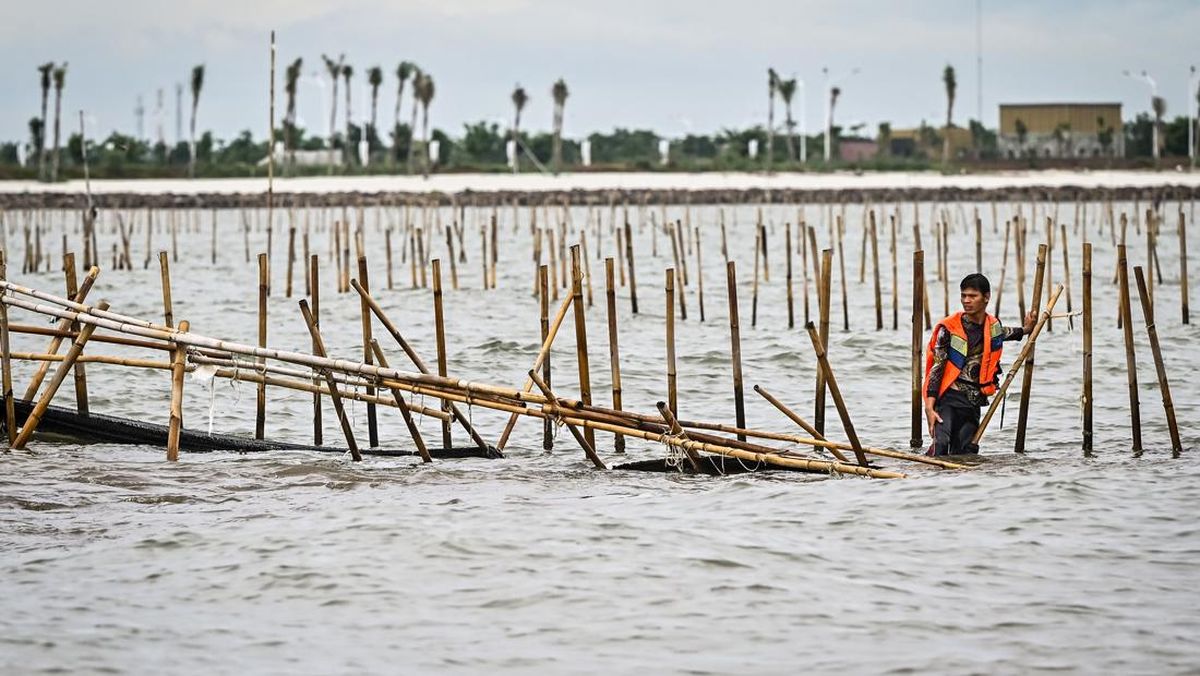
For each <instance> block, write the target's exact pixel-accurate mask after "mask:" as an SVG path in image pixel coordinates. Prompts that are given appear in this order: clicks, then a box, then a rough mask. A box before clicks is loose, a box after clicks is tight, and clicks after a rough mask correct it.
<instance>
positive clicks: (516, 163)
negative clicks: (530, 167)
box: [512, 108, 521, 174]
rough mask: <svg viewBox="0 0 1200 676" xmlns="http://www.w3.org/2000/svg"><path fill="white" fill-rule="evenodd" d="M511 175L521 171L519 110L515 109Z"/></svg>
mask: <svg viewBox="0 0 1200 676" xmlns="http://www.w3.org/2000/svg"><path fill="white" fill-rule="evenodd" d="M512 135H513V173H514V174H516V173H520V171H521V109H520V108H517V114H516V117H514V118H513V131H512Z"/></svg>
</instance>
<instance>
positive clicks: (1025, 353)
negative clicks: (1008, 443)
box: [971, 285, 1063, 446]
mask: <svg viewBox="0 0 1200 676" xmlns="http://www.w3.org/2000/svg"><path fill="white" fill-rule="evenodd" d="M1062 290H1063V289H1062V285H1059V286H1058V288H1056V289H1054V293H1052V294H1050V300H1049V302H1047V303H1046V309H1045V310H1043V311H1042V314H1041V316H1040V317H1039V318H1038V321H1037V324H1035V325H1034V327H1033V333H1031V334H1029V336H1028V338H1026V340H1025V346H1024V347H1022V348H1021V353H1020V354H1018V355H1017V358H1016V359H1015V360H1014V361H1013V363H1012V366H1010V367H1009V369H1008V375H1007V376H1005V377H1004V382H1003V383H1001V385H1000V388H999V389H998V390H996V395H995V396H994V397H992V403H991V405H989V406H988V410H987V412H986V413H984V414H983V418H982V419H981V420H980V421H979V427H978V429H976V430H975V436H974V437H972V438H971V443H972V444H974V445H976V446H978V445H979V440H980V439H982V438H983V433H984V432H985V431H987V426H988V423H990V422H991V420H992V416H994V415H995V414H996V409H998V408H1000V403H1001V402H1003V401H1004V395H1005V393H1007V392H1008V386H1009V385H1011V384H1012V382H1013V380H1014V379H1015V378H1016V375H1017V374H1018V373H1020V372H1021V366H1022V365H1024V364H1025V360H1026V359H1027V358H1028V357H1029V356H1030V355H1031V354H1032V353H1033V346H1034V345H1035V344H1036V343H1037V339H1038V336H1039V335H1041V333H1042V327H1043V326H1045V324H1046V322H1047V321H1049V320H1050V314H1051V313H1052V312H1053V311H1054V306H1055V304H1057V303H1058V297H1059V295H1061V294H1062Z"/></svg>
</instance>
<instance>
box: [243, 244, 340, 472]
mask: <svg viewBox="0 0 1200 676" xmlns="http://www.w3.org/2000/svg"><path fill="white" fill-rule="evenodd" d="M259 256H260V260H261V259H262V257H263V256H264V254H259ZM300 313H301V314H302V315H304V323H305V324H306V325H307V326H308V332H309V335H310V336H311V337H312V341H313V354H315V355H316V356H318V357H325V356H326V352H325V341H324V340H322V338H321V330H320V329H319V328H317V324H316V322H315V321H314V319H313V315H312V312H310V311H309V309H308V301H307V300H305V299H303V298H302V299H300ZM320 371H321V375H323V376H324V377H325V384H326V385H328V387H329V400H330V401H332V402H333V410H334V411H335V412H336V413H337V417H338V422H339V423H341V425H342V434H344V435H345V436H346V446H347V448H349V449H350V457H351V458H353V459H354V462H360V461H362V454H361V453H360V452H359V450H358V443H357V442H355V440H354V430H352V429H350V420H349V418H347V417H346V409H345V406H343V404H342V397H341V395H340V393H339V392H338V388H337V383H336V382H335V381H334V379H333V373H332V372H331V371H330V370H329V369H327V368H323V369H320ZM259 387H260V391H261V389H262V388H265V387H266V384H265V383H264V384H262V385H260V386H259Z"/></svg>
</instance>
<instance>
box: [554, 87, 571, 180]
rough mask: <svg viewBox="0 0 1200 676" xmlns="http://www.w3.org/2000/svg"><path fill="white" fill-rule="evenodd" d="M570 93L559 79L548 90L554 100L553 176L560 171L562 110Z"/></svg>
mask: <svg viewBox="0 0 1200 676" xmlns="http://www.w3.org/2000/svg"><path fill="white" fill-rule="evenodd" d="M570 94H571V92H570V91H568V90H567V83H566V82H564V81H563V79H562V78H561V77H560V78H558V82H555V83H554V86H553V87H551V88H550V96H552V97H553V98H554V152H553V160H554V174H555V175H556V176H557V175H558V172H559V171H561V170H562V127H563V108H564V107H565V106H566V105H567V97H568V96H570Z"/></svg>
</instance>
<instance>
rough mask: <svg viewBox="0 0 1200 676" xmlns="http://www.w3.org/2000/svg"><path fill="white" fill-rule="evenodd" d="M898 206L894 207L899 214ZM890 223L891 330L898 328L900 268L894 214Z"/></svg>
mask: <svg viewBox="0 0 1200 676" xmlns="http://www.w3.org/2000/svg"><path fill="white" fill-rule="evenodd" d="M899 212H900V207H896V213H897V214H899ZM891 223H892V245H891V247H892V330H893V331H899V330H900V268H899V265H898V263H897V260H896V257H897V256H898V255H899V253H898V250H897V247H896V216H894V215H893V216H892V217H891Z"/></svg>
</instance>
